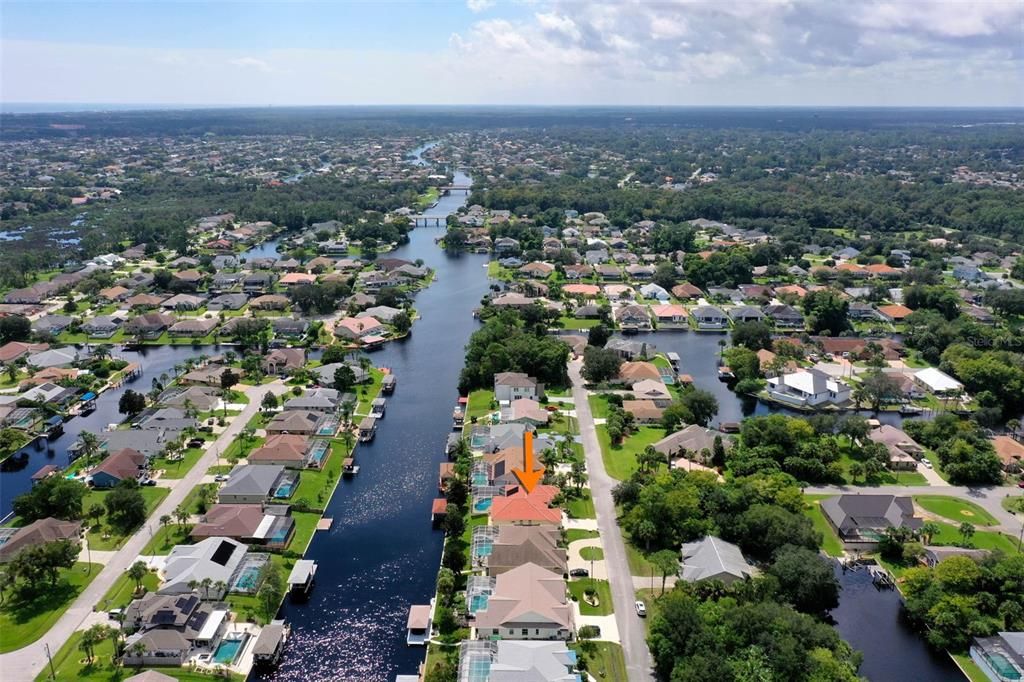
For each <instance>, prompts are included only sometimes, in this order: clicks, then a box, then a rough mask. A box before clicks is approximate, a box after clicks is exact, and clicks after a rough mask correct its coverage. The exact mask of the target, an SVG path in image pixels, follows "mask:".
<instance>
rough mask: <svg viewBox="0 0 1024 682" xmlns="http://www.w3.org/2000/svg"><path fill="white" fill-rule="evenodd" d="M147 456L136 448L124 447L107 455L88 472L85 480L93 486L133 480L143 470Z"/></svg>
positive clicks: (108, 486) (144, 469)
mask: <svg viewBox="0 0 1024 682" xmlns="http://www.w3.org/2000/svg"><path fill="white" fill-rule="evenodd" d="M147 463H148V458H147V457H146V455H144V454H143V453H141V452H139V451H138V450H133V449H132V448H124V449H123V450H118V451H117V452H113V453H111V454H109V455H107V456H106V457H105V458H104V459H103V461H102V462H100V463H99V464H98V465H96V467H95V468H94V469H93V470H92V471H91V472H89V475H88V476H86V478H85V482H86V483H87V484H88V485H91V486H92V487H93V488H113V487H114V486H116V485H117V484H118V483H120V482H121V481H134V480H136V479H138V478H139V476H141V475H142V474H143V473H144V472H145V471H146V466H147Z"/></svg>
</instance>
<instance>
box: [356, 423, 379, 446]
mask: <svg viewBox="0 0 1024 682" xmlns="http://www.w3.org/2000/svg"><path fill="white" fill-rule="evenodd" d="M375 435H377V420H376V419H374V418H373V417H364V418H363V420H362V421H361V422H359V442H360V443H369V442H370V441H371V440H373V437H374V436H375Z"/></svg>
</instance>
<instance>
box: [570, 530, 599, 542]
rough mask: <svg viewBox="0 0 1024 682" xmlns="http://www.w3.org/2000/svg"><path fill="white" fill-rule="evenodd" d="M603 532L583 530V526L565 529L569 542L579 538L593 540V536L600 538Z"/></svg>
mask: <svg viewBox="0 0 1024 682" xmlns="http://www.w3.org/2000/svg"><path fill="white" fill-rule="evenodd" d="M599 537H601V534H600V533H598V532H597V531H596V530H583V529H581V528H572V529H570V530H567V531H565V541H566V542H567V543H569V544H572V543H574V542H576V541H577V540H592V539H593V538H599Z"/></svg>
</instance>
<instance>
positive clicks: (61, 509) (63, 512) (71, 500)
mask: <svg viewBox="0 0 1024 682" xmlns="http://www.w3.org/2000/svg"><path fill="white" fill-rule="evenodd" d="M85 492H86V490H85V486H84V485H82V484H81V483H79V482H78V481H71V480H68V479H66V478H64V477H63V476H49V477H47V478H44V479H43V480H41V481H39V482H38V483H36V484H35V485H34V486H32V488H31V489H30V490H29V491H28V492H26V493H24V494H23V495H19V496H18V497H16V498H14V513H15V514H16V515H18V516H19V517H21V519H22V520H23V521H26V522H30V521H36V520H38V519H45V518H46V517H48V516H53V517H55V518H58V519H64V520H66V521H76V520H78V519H80V518H82V500H83V499H84V498H85Z"/></svg>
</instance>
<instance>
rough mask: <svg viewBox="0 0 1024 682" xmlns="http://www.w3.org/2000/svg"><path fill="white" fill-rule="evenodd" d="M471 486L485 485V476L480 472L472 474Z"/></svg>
mask: <svg viewBox="0 0 1024 682" xmlns="http://www.w3.org/2000/svg"><path fill="white" fill-rule="evenodd" d="M473 485H487V474H485V473H483V472H480V471H476V472H474V473H473Z"/></svg>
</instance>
